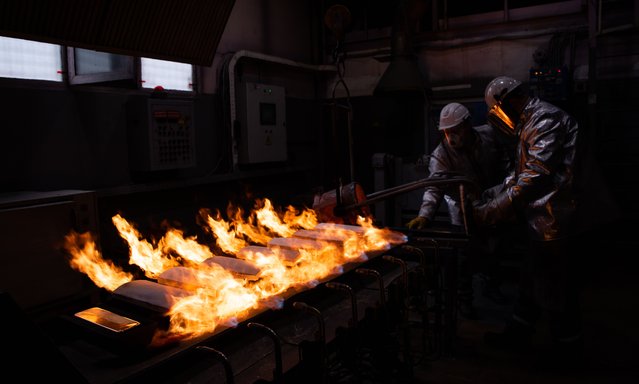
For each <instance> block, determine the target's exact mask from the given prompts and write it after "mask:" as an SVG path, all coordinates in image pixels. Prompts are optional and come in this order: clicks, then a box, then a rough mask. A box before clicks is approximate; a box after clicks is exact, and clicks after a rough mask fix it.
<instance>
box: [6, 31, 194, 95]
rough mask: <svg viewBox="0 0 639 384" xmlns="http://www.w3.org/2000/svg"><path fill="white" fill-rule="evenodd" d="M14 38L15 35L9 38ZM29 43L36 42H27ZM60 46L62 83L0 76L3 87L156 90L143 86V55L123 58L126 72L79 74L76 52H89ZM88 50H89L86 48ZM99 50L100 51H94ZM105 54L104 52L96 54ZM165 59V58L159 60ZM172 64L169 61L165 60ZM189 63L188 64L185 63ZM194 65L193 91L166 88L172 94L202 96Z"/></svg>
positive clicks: (146, 91) (147, 91) (192, 75)
mask: <svg viewBox="0 0 639 384" xmlns="http://www.w3.org/2000/svg"><path fill="white" fill-rule="evenodd" d="M7 37H12V36H7ZM24 40H27V41H36V42H37V40H30V39H24ZM55 45H57V46H58V47H59V50H58V52H59V55H60V69H59V71H60V72H61V74H62V79H61V80H46V79H36V78H17V77H16V78H13V77H2V76H0V85H2V86H9V87H14V86H18V87H26V88H54V89H60V88H73V87H92V86H93V87H100V88H110V89H129V90H132V91H139V92H143V93H152V92H154V89H153V88H146V87H143V86H142V56H130V55H120V56H123V57H125V58H126V66H125V68H124V70H115V71H105V72H101V73H92V74H78V73H77V72H76V56H75V50H76V49H87V48H81V47H72V46H68V45H63V44H55ZM87 50H89V49H87ZM95 51H97V50H95ZM97 52H103V51H97ZM103 53H106V54H110V55H117V54H116V53H110V52H103ZM158 60H163V59H158ZM164 61H170V60H164ZM185 64H188V63H185ZM189 65H190V66H191V71H192V73H191V83H192V87H191V89H190V90H183V89H165V91H166V92H167V93H169V94H173V95H178V96H181V97H189V96H196V95H197V94H199V93H200V89H199V74H200V70H201V69H200V67H199V66H198V65H195V64H189Z"/></svg>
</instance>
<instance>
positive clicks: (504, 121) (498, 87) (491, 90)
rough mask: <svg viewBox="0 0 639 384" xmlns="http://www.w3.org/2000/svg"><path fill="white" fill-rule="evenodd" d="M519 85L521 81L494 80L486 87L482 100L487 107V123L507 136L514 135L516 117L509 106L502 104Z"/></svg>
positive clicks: (511, 79) (508, 78)
mask: <svg viewBox="0 0 639 384" xmlns="http://www.w3.org/2000/svg"><path fill="white" fill-rule="evenodd" d="M520 85H521V81H519V80H516V79H513V78H512V77H508V76H499V77H496V78H494V79H493V80H492V81H491V82H490V83H488V85H487V86H486V90H485V91H484V99H485V100H486V105H487V106H488V117H487V119H488V122H489V123H490V124H491V125H493V126H495V127H496V128H498V129H499V130H501V131H502V132H504V133H506V134H507V135H509V136H513V135H514V134H515V126H516V122H515V120H516V119H517V117H518V116H516V115H517V113H516V112H515V111H513V108H512V106H511V105H508V103H504V99H505V98H506V96H508V95H509V94H510V93H511V92H512V91H514V90H515V89H517V87H519V86H520Z"/></svg>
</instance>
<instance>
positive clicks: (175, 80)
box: [141, 57, 193, 91]
mask: <svg viewBox="0 0 639 384" xmlns="http://www.w3.org/2000/svg"><path fill="white" fill-rule="evenodd" d="M141 67H142V68H141V71H142V87H143V88H155V87H157V86H162V87H163V88H164V89H174V90H178V91H192V90H193V66H192V65H191V64H184V63H176V62H173V61H164V60H155V59H148V58H146V57H142V58H141Z"/></svg>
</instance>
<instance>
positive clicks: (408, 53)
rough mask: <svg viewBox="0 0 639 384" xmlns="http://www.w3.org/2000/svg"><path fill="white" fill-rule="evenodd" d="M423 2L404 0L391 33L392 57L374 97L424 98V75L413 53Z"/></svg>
mask: <svg viewBox="0 0 639 384" xmlns="http://www.w3.org/2000/svg"><path fill="white" fill-rule="evenodd" d="M420 4H421V2H420V1H411V0H402V1H400V2H399V8H398V10H397V15H396V17H395V22H394V23H393V28H392V33H391V56H390V63H389V64H388V67H387V68H386V71H385V72H384V74H383V75H382V77H381V78H380V80H379V83H378V84H377V86H376V87H375V90H374V92H373V94H374V95H375V96H416V97H424V86H425V84H424V78H423V76H422V73H421V70H420V68H419V61H418V59H417V55H415V53H414V52H413V41H412V32H413V29H414V28H413V26H414V25H415V24H416V21H417V20H418V19H419V17H421V16H420V15H421V14H422V13H423V8H419V7H417V6H418V5H420Z"/></svg>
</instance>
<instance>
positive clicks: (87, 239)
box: [64, 231, 133, 291]
mask: <svg viewBox="0 0 639 384" xmlns="http://www.w3.org/2000/svg"><path fill="white" fill-rule="evenodd" d="M64 248H65V249H66V250H67V252H69V254H70V255H71V260H70V261H69V263H70V264H71V267H72V268H73V269H75V270H77V271H80V272H82V273H84V274H86V275H87V276H89V278H90V279H91V280H92V281H93V282H94V283H95V285H97V286H98V287H100V288H105V289H107V290H109V291H113V290H114V289H116V288H117V287H119V286H120V285H122V284H124V283H128V282H129V281H131V280H133V275H131V274H130V273H127V272H124V271H123V270H122V269H121V268H119V267H117V266H115V265H114V264H113V263H112V262H111V261H108V260H104V259H103V258H102V255H101V254H100V252H99V251H98V250H97V249H96V246H95V240H94V238H93V236H92V235H91V233H88V232H87V233H83V234H80V233H77V232H75V231H71V232H70V233H69V234H68V235H66V236H65V237H64Z"/></svg>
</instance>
